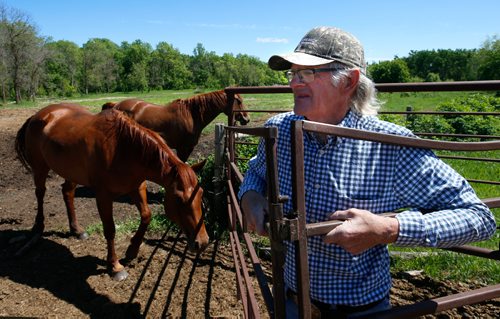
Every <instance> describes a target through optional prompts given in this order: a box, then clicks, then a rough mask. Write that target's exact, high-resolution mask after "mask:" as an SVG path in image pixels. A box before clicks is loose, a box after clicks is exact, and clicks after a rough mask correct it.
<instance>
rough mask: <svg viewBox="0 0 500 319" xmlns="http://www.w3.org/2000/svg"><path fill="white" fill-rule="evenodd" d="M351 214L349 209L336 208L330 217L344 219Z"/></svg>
mask: <svg viewBox="0 0 500 319" xmlns="http://www.w3.org/2000/svg"><path fill="white" fill-rule="evenodd" d="M352 216H353V214H352V213H351V212H350V211H349V210H338V211H336V212H333V213H332V214H331V215H330V219H338V220H346V219H349V218H351V217H352Z"/></svg>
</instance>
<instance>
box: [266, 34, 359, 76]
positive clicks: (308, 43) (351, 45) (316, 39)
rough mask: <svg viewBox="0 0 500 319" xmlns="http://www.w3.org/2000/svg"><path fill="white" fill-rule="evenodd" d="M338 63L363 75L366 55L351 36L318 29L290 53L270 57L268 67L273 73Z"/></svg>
mask: <svg viewBox="0 0 500 319" xmlns="http://www.w3.org/2000/svg"><path fill="white" fill-rule="evenodd" d="M334 61H337V62H340V63H343V64H346V65H347V66H351V67H358V68H360V69H361V73H363V74H365V73H366V62H365V53H364V49H363V46H362V45H361V42H359V40H358V39H356V38H355V37H354V36H353V35H352V34H350V33H348V32H345V31H343V30H341V29H338V28H334V27H317V28H314V29H312V30H311V31H309V32H308V33H307V34H306V35H305V36H304V37H303V38H302V40H300V43H299V45H297V47H296V48H295V51H294V52H293V53H289V54H283V55H273V56H272V57H271V58H269V61H268V65H269V67H270V68H271V69H273V70H288V69H290V68H291V66H292V64H299V65H306V66H316V65H322V64H327V63H331V62H334Z"/></svg>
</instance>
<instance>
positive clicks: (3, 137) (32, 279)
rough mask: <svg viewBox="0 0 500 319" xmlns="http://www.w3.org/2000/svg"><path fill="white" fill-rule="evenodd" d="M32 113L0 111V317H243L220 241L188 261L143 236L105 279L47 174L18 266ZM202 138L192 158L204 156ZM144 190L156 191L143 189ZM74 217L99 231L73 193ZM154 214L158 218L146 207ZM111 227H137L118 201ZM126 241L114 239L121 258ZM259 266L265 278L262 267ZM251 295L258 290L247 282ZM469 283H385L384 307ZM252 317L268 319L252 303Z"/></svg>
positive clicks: (471, 312)
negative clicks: (19, 141) (23, 136)
mask: <svg viewBox="0 0 500 319" xmlns="http://www.w3.org/2000/svg"><path fill="white" fill-rule="evenodd" d="M34 112H35V110H33V109H28V110H16V109H2V108H1V107H0V317H30V318H242V317H243V310H242V305H241V302H240V301H239V300H238V299H237V297H236V296H237V292H236V281H235V277H236V275H235V272H234V266H233V262H232V258H231V249H230V247H229V246H228V244H227V242H225V241H221V240H214V241H213V242H212V243H211V245H210V246H209V247H208V249H207V250H206V251H205V252H203V254H201V255H199V256H197V255H195V254H193V253H190V252H188V251H187V249H186V241H185V240H184V238H183V237H182V236H178V235H176V234H175V233H172V232H168V230H166V232H165V233H152V232H148V233H147V234H146V238H145V241H144V243H143V245H142V246H141V251H140V254H139V257H138V258H137V259H136V260H134V261H133V262H132V263H131V264H129V265H128V266H127V270H128V273H129V277H128V278H127V279H126V280H124V281H121V282H116V281H113V280H112V279H111V278H110V277H109V275H108V274H107V272H106V266H105V259H106V243H105V240H104V238H103V235H101V234H99V233H93V234H92V235H91V237H90V238H89V239H87V240H83V241H79V240H77V239H75V238H73V237H68V225H67V218H66V213H65V211H64V204H63V201H62V196H61V193H60V184H61V182H62V179H61V178H60V177H58V176H56V175H55V174H52V175H51V177H50V178H49V180H48V182H47V193H46V195H45V216H46V227H45V233H44V236H43V238H42V239H41V241H40V242H39V243H38V244H37V245H36V246H35V247H34V248H33V249H32V250H30V251H29V252H28V253H26V254H25V255H23V256H22V257H18V258H16V257H14V252H15V251H16V249H17V248H18V247H19V245H20V244H19V242H17V241H16V240H17V239H18V238H22V236H25V237H26V236H28V234H29V229H30V228H31V226H32V224H33V221H34V216H35V213H36V199H35V193H34V186H33V181H32V179H31V176H30V175H29V174H28V173H27V172H26V171H25V170H24V168H22V166H21V164H20V163H19V161H17V160H16V157H15V153H14V138H15V134H16V132H17V130H18V129H19V128H20V126H21V125H22V123H23V122H24V121H25V120H26V119H27V118H28V117H29V116H31V115H32V114H33V113H34ZM211 145H212V137H211V136H205V137H203V138H202V141H201V142H200V144H199V145H198V147H197V148H196V149H195V151H194V153H193V155H194V156H195V157H198V158H200V157H203V156H204V155H206V154H208V153H209V152H211V150H212V146H211ZM149 187H150V191H151V192H152V193H154V192H155V191H157V186H156V185H154V184H150V185H149ZM75 207H76V210H77V216H78V218H79V221H80V223H81V224H82V226H83V227H88V226H90V225H95V224H98V223H100V220H99V217H98V213H97V209H96V205H95V200H94V198H92V196H91V195H89V192H88V191H85V189H83V188H79V189H77V198H76V199H75ZM151 207H152V209H153V210H155V209H156V210H160V209H161V207H160V206H159V205H158V204H156V203H151ZM114 216H115V221H116V222H119V221H120V220H125V219H129V218H138V214H137V212H136V209H135V207H133V206H132V205H130V204H129V203H127V202H126V201H121V202H120V201H119V202H116V203H115V204H114ZM131 236H132V234H127V235H119V236H118V237H117V239H116V246H117V252H118V254H119V255H120V256H123V255H124V253H125V250H126V248H127V245H128V242H129V240H130V237H131ZM263 267H264V269H265V271H266V272H267V274H268V275H270V269H271V268H270V265H269V262H268V261H263ZM255 287H258V285H257V283H256V282H255ZM471 287H474V288H477V287H478V285H477V284H475V283H455V282H436V281H433V280H432V279H430V278H428V277H426V276H422V275H419V276H409V275H405V274H394V288H393V289H392V294H391V302H392V304H393V305H403V304H409V303H412V302H414V301H420V300H425V299H428V298H430V297H436V296H445V295H448V294H450V293H456V292H459V291H466V290H468V289H470V288H471ZM258 298H259V304H260V311H261V316H262V317H263V318H268V317H269V316H268V314H267V313H266V310H265V309H266V307H265V306H264V304H263V301H262V298H261V297H260V294H259V295H258ZM499 313H500V300H498V299H497V300H493V301H489V302H487V303H482V304H479V305H474V306H466V307H463V308H459V309H454V310H452V311H447V312H443V313H440V314H439V315H437V316H426V317H427V318H498V315H499Z"/></svg>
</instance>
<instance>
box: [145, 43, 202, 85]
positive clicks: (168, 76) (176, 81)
mask: <svg viewBox="0 0 500 319" xmlns="http://www.w3.org/2000/svg"><path fill="white" fill-rule="evenodd" d="M188 65H189V57H188V56H187V55H183V54H181V53H180V51H179V50H178V49H176V48H174V47H173V46H172V45H171V44H168V43H166V42H160V43H158V45H157V46H156V49H155V50H154V51H153V53H152V54H151V59H150V60H149V66H148V71H149V86H150V87H152V88H155V89H173V90H178V89H186V88H189V87H192V76H193V74H192V73H191V71H190V70H189V69H188Z"/></svg>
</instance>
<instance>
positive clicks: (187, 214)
mask: <svg viewBox="0 0 500 319" xmlns="http://www.w3.org/2000/svg"><path fill="white" fill-rule="evenodd" d="M204 165H205V161H203V162H201V163H198V164H195V165H193V166H191V167H190V166H189V165H188V164H185V163H183V162H181V163H180V164H178V165H177V166H174V167H173V168H172V175H175V176H173V182H172V183H171V184H170V185H171V187H166V188H165V198H164V207H165V214H166V215H167V217H168V218H169V219H170V220H172V221H173V222H175V223H176V224H177V225H178V226H179V227H180V228H181V230H182V231H183V232H184V234H185V235H186V236H187V239H188V245H189V249H190V250H191V251H196V252H202V251H203V250H204V249H205V248H206V247H207V246H208V241H209V238H208V234H207V231H206V229H205V223H204V221H203V211H202V197H203V189H202V188H201V187H200V185H199V183H198V178H197V176H196V172H198V171H201V169H202V168H203V166H204Z"/></svg>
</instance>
